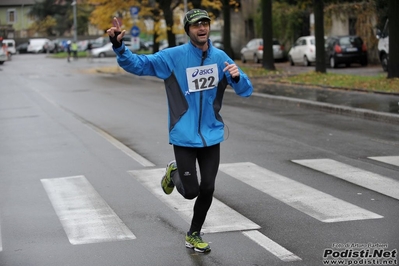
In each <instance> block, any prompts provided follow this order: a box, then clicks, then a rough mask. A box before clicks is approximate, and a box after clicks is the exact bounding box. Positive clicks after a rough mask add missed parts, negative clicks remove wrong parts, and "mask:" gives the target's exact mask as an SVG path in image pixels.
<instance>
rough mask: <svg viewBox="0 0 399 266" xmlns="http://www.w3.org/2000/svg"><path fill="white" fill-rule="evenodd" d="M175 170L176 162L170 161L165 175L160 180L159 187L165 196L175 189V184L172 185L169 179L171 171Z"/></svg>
mask: <svg viewBox="0 0 399 266" xmlns="http://www.w3.org/2000/svg"><path fill="white" fill-rule="evenodd" d="M176 170H177V166H176V161H171V162H170V163H168V165H167V166H166V170H165V175H164V176H163V177H162V180H161V187H162V190H163V192H165V194H167V195H169V194H170V193H172V191H173V189H174V188H175V184H173V180H172V178H171V174H172V172H173V171H176Z"/></svg>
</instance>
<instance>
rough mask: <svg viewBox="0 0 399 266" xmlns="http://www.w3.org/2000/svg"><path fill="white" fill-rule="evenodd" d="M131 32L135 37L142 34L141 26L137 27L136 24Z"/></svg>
mask: <svg viewBox="0 0 399 266" xmlns="http://www.w3.org/2000/svg"><path fill="white" fill-rule="evenodd" d="M130 34H131V35H132V36H133V37H138V36H139V35H140V28H139V27H137V26H136V25H135V26H133V27H132V29H131V30H130Z"/></svg>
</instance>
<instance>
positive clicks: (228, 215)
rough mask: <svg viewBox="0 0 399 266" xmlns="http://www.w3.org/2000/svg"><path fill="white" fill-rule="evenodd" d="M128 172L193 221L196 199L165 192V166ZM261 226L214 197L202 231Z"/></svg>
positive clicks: (209, 231)
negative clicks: (162, 182) (187, 198)
mask: <svg viewBox="0 0 399 266" xmlns="http://www.w3.org/2000/svg"><path fill="white" fill-rule="evenodd" d="M128 172H129V173H130V174H131V175H132V176H133V177H134V178H136V179H137V180H138V181H139V182H140V183H141V184H142V185H143V186H145V187H146V188H147V189H148V190H149V191H150V192H151V193H153V194H154V195H155V196H156V197H158V198H159V199H160V200H161V201H162V202H163V203H165V204H166V205H168V206H169V207H170V208H171V209H172V210H174V211H175V212H176V213H178V214H179V216H180V217H182V218H183V220H185V221H186V222H187V223H189V224H190V223H191V219H192V214H193V207H194V202H195V201H194V200H186V199H184V198H183V197H182V196H181V195H180V194H179V192H177V191H176V189H175V190H174V191H173V193H172V194H170V195H166V194H165V193H164V192H163V190H162V188H161V177H162V176H163V175H164V173H165V169H164V168H158V169H144V170H133V171H128ZM259 228H260V226H259V225H257V224H256V223H254V222H252V221H251V220H249V219H248V218H246V217H244V216H243V215H241V214H240V213H238V212H236V211H235V210H233V209H231V208H230V207H228V206H226V205H225V204H224V203H222V202H220V201H219V200H217V199H215V198H214V199H213V202H212V206H211V208H210V209H209V211H208V215H207V219H206V221H205V223H204V227H203V230H202V231H203V232H204V233H216V232H229V231H240V230H253V229H259Z"/></svg>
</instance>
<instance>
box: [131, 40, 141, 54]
mask: <svg viewBox="0 0 399 266" xmlns="http://www.w3.org/2000/svg"><path fill="white" fill-rule="evenodd" d="M131 42H132V49H133V50H134V51H138V50H140V37H132V38H131Z"/></svg>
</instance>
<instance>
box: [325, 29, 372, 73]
mask: <svg viewBox="0 0 399 266" xmlns="http://www.w3.org/2000/svg"><path fill="white" fill-rule="evenodd" d="M325 49H326V50H325V55H326V63H328V64H329V66H330V67H331V68H335V67H337V66H338V65H341V64H345V65H346V66H347V67H349V66H350V65H351V64H354V63H357V64H361V65H362V66H367V64H368V59H367V47H366V44H365V43H364V42H363V40H362V38H360V37H359V36H356V35H349V36H331V37H328V38H327V40H326V41H325Z"/></svg>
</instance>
